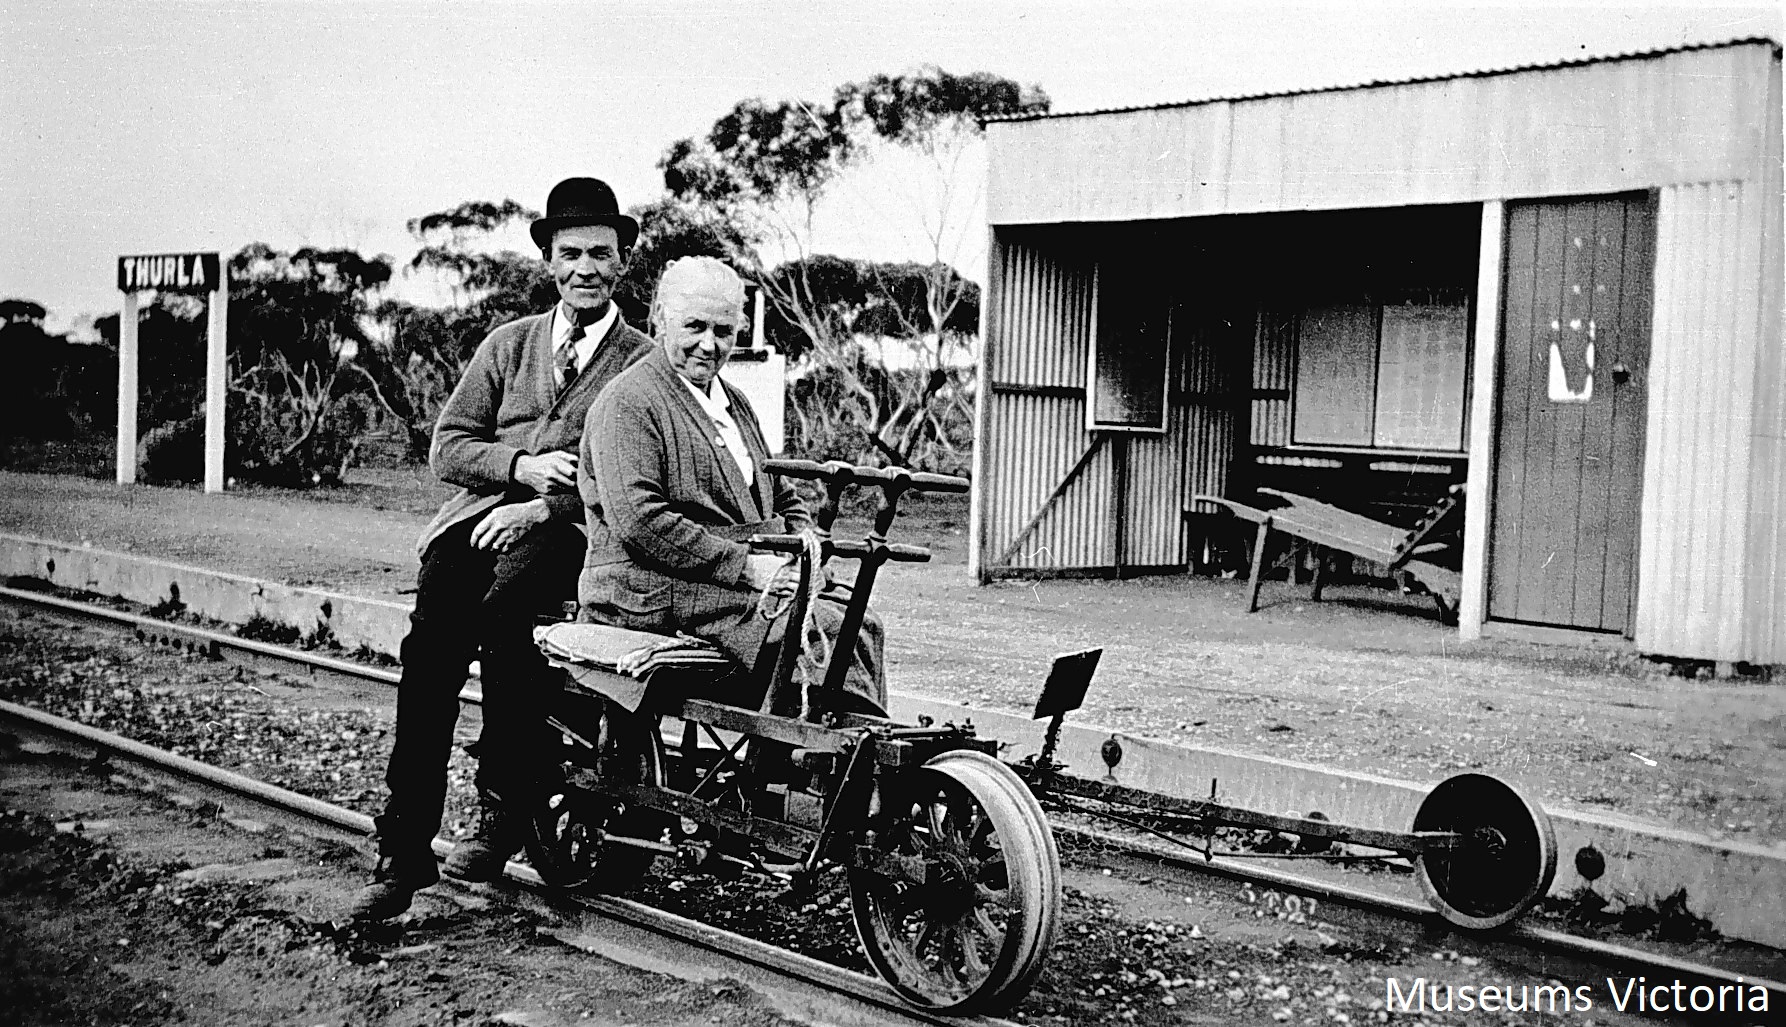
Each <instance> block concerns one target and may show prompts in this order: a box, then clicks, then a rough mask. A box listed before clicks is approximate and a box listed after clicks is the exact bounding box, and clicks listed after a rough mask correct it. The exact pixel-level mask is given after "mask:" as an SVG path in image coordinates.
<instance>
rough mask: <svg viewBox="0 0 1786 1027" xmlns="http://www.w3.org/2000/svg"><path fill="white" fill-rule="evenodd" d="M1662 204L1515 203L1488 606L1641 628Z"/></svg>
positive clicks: (1513, 615) (1502, 613)
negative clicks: (1647, 415)
mask: <svg viewBox="0 0 1786 1027" xmlns="http://www.w3.org/2000/svg"><path fill="white" fill-rule="evenodd" d="M1655 226H1656V221H1655V205H1654V201H1653V199H1652V198H1651V197H1650V196H1649V195H1648V194H1635V195H1623V196H1609V197H1600V198H1595V199H1581V200H1566V201H1556V202H1542V203H1519V204H1513V203H1509V204H1508V205H1507V234H1506V240H1507V247H1506V258H1505V264H1504V276H1503V279H1502V296H1503V297H1504V299H1503V303H1504V307H1503V309H1502V312H1501V340H1500V343H1501V344H1500V360H1501V367H1500V397H1499V400H1500V402H1499V410H1500V419H1499V423H1498V426H1497V436H1496V446H1495V488H1494V506H1493V524H1492V525H1491V529H1490V564H1489V605H1488V615H1489V616H1490V617H1491V618H1493V619H1496V620H1510V621H1523V622H1525V623H1529V624H1543V625H1552V626H1557V627H1566V628H1579V629H1586V630H1589V631H1606V632H1616V633H1621V634H1628V633H1629V631H1630V623H1631V607H1632V599H1633V596H1634V594H1635V592H1636V583H1637V577H1636V576H1637V512H1638V500H1639V496H1640V490H1641V486H1642V480H1643V437H1644V405H1645V400H1644V396H1645V393H1646V392H1647V378H1648V370H1649V353H1650V307H1651V295H1650V292H1651V279H1652V267H1653V263H1654V254H1655V240H1656V227H1655Z"/></svg>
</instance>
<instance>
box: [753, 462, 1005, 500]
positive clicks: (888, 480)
mask: <svg viewBox="0 0 1786 1027" xmlns="http://www.w3.org/2000/svg"><path fill="white" fill-rule="evenodd" d="M763 470H765V471H768V472H769V473H770V474H778V475H781V476H782V477H784V478H805V479H807V480H809V481H822V482H825V483H827V484H830V485H833V486H837V487H842V486H844V485H875V486H879V487H881V488H893V489H896V490H898V491H902V492H903V491H911V492H966V491H967V490H968V489H969V487H970V483H969V482H968V480H967V479H966V478H957V477H955V476H954V475H952V474H931V473H930V472H928V471H908V470H906V469H905V468H903V467H863V466H859V465H854V464H847V463H844V462H843V461H842V460H832V461H829V462H827V463H822V464H821V463H818V462H817V461H814V460H767V461H764V463H763Z"/></svg>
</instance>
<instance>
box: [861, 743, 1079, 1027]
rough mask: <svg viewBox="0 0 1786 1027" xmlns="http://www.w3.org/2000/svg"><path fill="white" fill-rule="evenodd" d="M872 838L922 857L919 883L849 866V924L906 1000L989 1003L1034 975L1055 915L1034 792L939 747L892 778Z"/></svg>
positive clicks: (1049, 857)
mask: <svg viewBox="0 0 1786 1027" xmlns="http://www.w3.org/2000/svg"><path fill="white" fill-rule="evenodd" d="M891 788H893V789H897V794H888V795H884V796H883V799H882V801H883V802H886V803H889V804H890V805H889V806H888V809H887V813H888V814H890V815H891V816H890V819H891V820H892V821H893V824H892V826H890V827H889V828H887V829H886V831H884V832H883V834H882V837H881V843H882V845H883V846H884V847H886V848H888V849H890V850H891V851H893V852H896V853H898V854H900V855H903V856H910V857H916V858H918V859H921V860H923V861H924V862H925V863H926V864H927V866H928V878H929V879H928V880H926V881H925V883H923V884H914V883H912V882H910V881H899V880H894V879H892V878H889V877H886V876H883V875H881V874H877V873H873V872H871V871H867V870H861V869H852V870H851V871H850V897H851V904H852V906H853V907H854V912H855V920H856V933H857V934H858V935H859V936H860V938H861V940H862V948H863V950H864V951H865V952H866V954H867V955H868V959H869V962H871V963H873V964H874V968H875V970H876V972H878V973H879V974H880V975H881V977H882V978H883V979H884V980H886V982H887V983H888V984H890V985H892V987H893V990H895V991H897V992H899V994H900V995H901V996H902V997H903V998H905V999H906V1000H907V1001H909V1002H911V1003H913V1004H915V1005H918V1006H923V1007H926V1008H929V1009H935V1010H938V1011H947V1012H963V1011H968V1010H974V1011H996V1010H1000V1009H1005V1008H1008V1007H1009V1006H1011V1005H1014V1004H1015V1003H1016V1002H1017V1001H1018V1000H1019V999H1021V998H1022V997H1023V996H1024V995H1025V994H1026V993H1028V991H1029V989H1030V986H1031V985H1032V984H1034V983H1035V980H1036V977H1037V976H1038V975H1039V974H1040V973H1041V972H1042V965H1043V963H1044V962H1045V961H1046V960H1047V957H1048V949H1049V947H1050V946H1051V945H1052V944H1053V942H1054V932H1055V927H1056V924H1057V922H1058V920H1059V916H1060V855H1059V853H1058V852H1057V850H1056V849H1055V846H1054V835H1053V833H1052V832H1051V831H1050V830H1049V827H1048V821H1047V819H1046V818H1045V817H1044V816H1043V815H1042V809H1041V807H1040V806H1039V805H1037V804H1036V800H1035V797H1034V796H1032V795H1031V794H1030V792H1029V789H1028V788H1027V787H1025V786H1024V784H1023V782H1022V781H1021V780H1020V779H1019V778H1018V777H1017V775H1015V774H1013V773H1012V772H1011V771H1010V770H1009V769H1008V768H1006V767H1005V766H1004V765H1003V764H1001V763H999V762H998V761H997V760H995V759H993V758H992V757H990V756H987V755H985V754H983V753H977V752H971V751H965V750H964V751H958V752H949V753H944V754H942V755H941V756H938V757H936V758H935V759H933V760H931V761H930V762H929V763H927V764H926V765H925V766H924V767H922V768H919V769H916V770H911V771H907V772H905V773H904V774H903V775H901V776H900V777H898V778H895V779H893V781H892V784H891Z"/></svg>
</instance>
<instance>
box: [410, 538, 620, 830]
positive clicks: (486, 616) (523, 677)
mask: <svg viewBox="0 0 1786 1027" xmlns="http://www.w3.org/2000/svg"><path fill="white" fill-rule="evenodd" d="M478 520H479V518H475V517H474V518H471V519H470V520H467V521H465V522H464V523H462V524H458V525H455V526H454V527H452V528H450V529H448V531H447V532H446V533H445V534H444V535H442V536H440V537H439V538H437V539H435V540H434V542H433V544H431V545H430V546H429V547H428V551H427V552H426V553H424V554H422V569H421V571H420V573H419V574H418V575H417V576H416V597H415V609H414V611H413V612H411V613H410V615H409V634H408V635H406V636H405V637H404V639H403V648H402V653H401V655H402V659H403V677H402V681H401V682H400V683H399V685H398V687H397V732H396V739H395V741H394V743H393V745H392V747H391V761H390V764H389V765H388V767H387V768H386V770H385V786H386V788H388V789H389V792H390V797H389V799H388V800H387V801H386V803H385V809H384V813H383V815H381V816H379V817H378V818H377V822H378V837H379V849H380V851H381V852H382V853H383V854H385V855H398V854H401V853H404V852H413V851H415V849H416V848H417V847H426V846H427V844H428V842H429V840H430V839H432V838H433V837H434V835H435V833H436V832H438V831H439V830H440V821H441V816H442V813H443V812H444V809H445V805H446V768H447V758H448V757H449V756H450V755H451V754H452V748H453V728H454V725H455V724H456V723H457V722H458V719H459V689H460V688H462V687H464V685H465V680H466V675H467V673H468V672H469V670H470V664H471V661H472V660H474V659H475V660H479V661H480V667H481V670H480V677H481V679H482V682H483V693H484V703H483V719H484V728H483V732H482V733H481V734H480V735H479V736H478V740H477V743H476V745H475V746H473V747H469V748H468V750H467V751H470V752H472V753H473V754H474V755H475V756H476V757H477V760H478V769H477V785H478V788H479V789H480V790H481V791H488V792H494V793H496V794H497V795H501V796H503V797H504V798H505V799H508V798H510V797H511V796H513V795H516V794H517V793H524V792H525V791H526V790H528V789H529V788H530V787H532V786H534V785H536V784H537V783H539V782H540V781H542V780H544V779H545V778H546V775H548V774H551V773H554V772H555V771H556V770H557V768H556V766H555V765H554V764H552V763H551V761H550V756H549V754H550V753H553V752H555V751H556V750H557V746H556V744H555V743H556V741H557V740H556V739H555V738H553V737H552V734H551V731H550V729H549V728H547V726H546V714H547V712H548V711H549V710H550V708H551V703H552V701H553V697H554V696H556V695H557V693H558V690H559V681H560V675H559V673H558V672H557V671H554V670H552V669H551V668H550V667H549V666H548V665H547V664H546V661H545V657H543V656H541V655H540V651H539V649H538V648H537V647H536V646H535V645H534V642H533V626H534V624H535V623H536V619H537V617H538V616H539V615H540V614H541V613H548V612H549V613H556V612H557V611H558V610H560V609H561V604H562V603H563V602H564V601H565V600H568V599H575V598H576V594H577V574H578V572H579V571H580V570H581V569H582V564H583V551H584V547H585V542H584V537H583V533H582V532H581V531H579V530H577V528H576V526H575V525H571V524H565V523H561V522H557V521H552V522H548V523H546V524H542V525H540V526H539V527H536V528H534V529H533V530H532V531H530V532H528V533H527V534H526V535H524V536H522V538H521V539H520V541H518V542H517V543H515V544H514V545H513V546H510V547H509V549H508V551H507V552H503V553H495V552H491V551H489V550H483V549H474V548H472V546H471V541H470V539H471V529H472V528H473V526H475V525H476V523H477V521H478Z"/></svg>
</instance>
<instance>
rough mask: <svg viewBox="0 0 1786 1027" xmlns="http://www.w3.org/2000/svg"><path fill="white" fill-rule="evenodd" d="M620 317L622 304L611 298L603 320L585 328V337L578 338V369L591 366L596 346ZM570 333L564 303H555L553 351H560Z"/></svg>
mask: <svg viewBox="0 0 1786 1027" xmlns="http://www.w3.org/2000/svg"><path fill="white" fill-rule="evenodd" d="M619 317H620V305H619V304H617V303H615V302H614V301H613V300H609V301H608V311H607V313H605V314H603V315H602V316H601V320H599V321H597V322H596V323H594V324H592V325H588V326H586V327H585V328H584V329H583V337H582V338H581V339H578V340H577V370H579V371H581V370H582V369H583V368H585V367H587V366H589V358H590V357H592V356H594V355H595V348H596V347H597V346H600V345H601V342H602V340H603V339H605V338H607V337H608V332H609V331H610V330H611V329H612V328H613V327H614V322H615V321H616V320H618V319H619ZM570 334H571V319H570V317H569V316H568V315H567V314H566V313H565V312H564V304H563V303H558V304H554V305H553V307H552V352H553V353H557V352H558V347H560V346H562V345H564V340H566V339H568V338H570Z"/></svg>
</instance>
